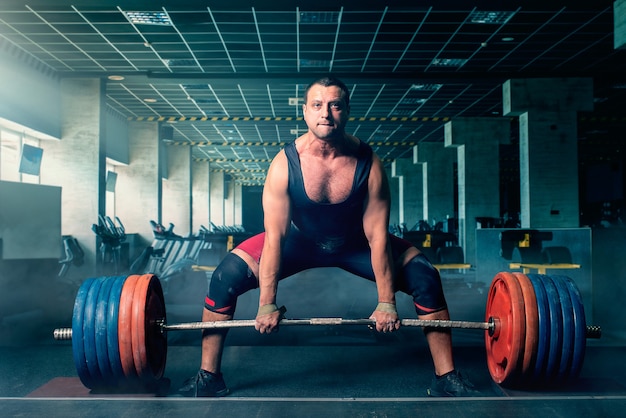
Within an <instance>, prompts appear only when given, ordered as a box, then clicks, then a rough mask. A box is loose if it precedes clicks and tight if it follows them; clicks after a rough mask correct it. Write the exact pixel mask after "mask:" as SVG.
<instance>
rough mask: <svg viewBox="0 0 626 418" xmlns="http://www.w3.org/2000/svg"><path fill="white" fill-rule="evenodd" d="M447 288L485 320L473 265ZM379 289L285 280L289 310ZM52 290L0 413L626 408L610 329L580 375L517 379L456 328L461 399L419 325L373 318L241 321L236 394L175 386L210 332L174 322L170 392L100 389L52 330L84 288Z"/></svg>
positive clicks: (327, 275) (249, 297) (469, 314)
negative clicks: (442, 383)
mask: <svg viewBox="0 0 626 418" xmlns="http://www.w3.org/2000/svg"><path fill="white" fill-rule="evenodd" d="M337 279H340V280H337ZM364 283H365V284H364ZM444 287H445V290H446V295H447V299H448V304H449V307H450V313H451V316H452V318H453V319H458V320H463V321H483V320H484V315H485V313H484V306H485V298H486V291H487V289H486V288H485V287H482V286H479V285H476V284H475V283H474V284H473V283H472V280H467V277H466V276H465V275H458V276H454V275H452V276H448V277H445V276H444ZM320 288H324V289H325V291H324V292H320V291H319V289H320ZM352 289H361V291H360V292H359V293H355V292H354V291H353V290H352ZM257 295H258V294H255V292H254V291H253V292H250V293H248V294H246V295H244V296H242V297H241V298H240V301H239V308H238V314H237V316H236V319H243V318H253V316H254V312H256V300H255V298H256V297H257ZM303 295H305V296H303ZM372 295H374V297H375V289H374V288H373V287H372V286H371V284H368V282H364V281H362V279H359V278H355V277H353V276H350V275H348V274H343V273H342V272H340V271H339V270H336V271H335V270H334V269H332V270H331V271H330V272H329V271H328V270H326V269H319V270H311V271H309V272H306V274H304V273H303V277H302V278H300V279H296V278H292V279H289V280H287V281H285V282H283V283H281V285H280V287H279V302H282V303H284V304H285V305H286V306H287V309H288V312H287V315H286V317H288V318H309V317H343V318H366V317H367V316H368V315H369V312H368V310H369V309H371V298H372ZM54 296H55V300H54V301H52V302H51V303H52V304H53V305H54V306H55V309H54V312H56V315H47V314H45V312H44V318H42V317H41V313H39V314H37V313H32V314H28V313H27V314H23V315H21V316H20V315H15V316H14V317H12V318H4V319H3V321H2V322H1V325H2V329H1V330H0V331H2V332H1V333H0V343H1V344H0V416H3V417H14V416H15V417H17V416H20V417H30V416H33V417H34V416H63V417H79V416H80V417H83V416H88V417H111V416H120V417H130V416H132V417H138V416H151V417H157V416H170V417H172V416H186V417H196V416H212V417H252V416H254V417H324V416H334V417H417V416H419V417H431V416H432V417H435V416H436V417H449V416H455V417H458V418H461V417H472V418H476V417H530V416H532V417H567V418H572V417H613V416H615V417H617V416H624V412H623V411H624V410H625V409H626V365H624V361H623V359H624V357H625V356H624V355H625V354H626V344H625V343H624V341H621V340H620V339H619V338H614V337H612V336H611V335H606V333H605V334H603V336H602V338H601V339H599V340H588V341H587V349H586V355H585V360H584V364H583V368H582V371H581V373H580V376H579V377H578V378H577V379H575V380H572V381H569V382H567V383H563V384H548V385H545V386H542V387H534V388H527V389H524V390H512V389H507V388H502V387H500V386H498V385H496V384H495V383H493V381H492V380H491V377H490V375H489V372H488V369H487V364H486V354H485V347H484V332H483V331H480V330H471V329H455V330H453V346H454V355H455V362H456V366H457V368H458V369H460V370H462V371H463V372H464V373H465V374H467V375H468V376H469V377H470V379H471V381H472V382H473V383H474V384H475V386H476V387H477V389H478V390H479V391H480V396H478V397H475V398H458V399H451V398H429V397H427V396H426V392H425V390H426V388H427V387H428V385H429V382H430V379H431V377H432V363H431V358H430V354H429V352H428V347H427V345H426V341H425V338H424V336H423V334H422V332H421V330H420V329H419V328H407V327H405V328H403V329H401V330H400V331H398V332H396V333H393V334H378V333H376V332H374V331H371V330H369V329H367V327H363V326H326V325H324V326H312V327H299V326H294V327H283V328H282V329H281V330H280V332H279V333H277V334H272V335H270V336H266V335H259V334H258V333H256V332H255V331H254V330H253V329H249V328H243V329H233V330H231V332H230V333H229V336H228V340H227V346H226V349H225V352H224V358H223V365H222V371H223V373H224V376H225V379H226V383H227V385H228V387H229V389H230V394H229V396H227V397H225V398H220V399H190V398H182V397H178V396H176V390H177V389H178V387H180V385H181V383H182V382H183V381H184V380H185V379H186V378H187V377H190V376H192V375H193V374H195V372H196V371H197V368H198V364H199V359H200V334H199V331H170V332H169V333H168V354H167V363H166V369H165V373H164V380H163V382H162V383H163V384H162V387H161V389H162V392H163V393H161V394H160V395H162V396H157V395H156V394H155V393H98V392H92V391H90V390H89V389H87V388H85V387H84V386H83V385H82V384H81V383H80V380H79V379H78V377H77V373H76V369H75V367H74V363H73V359H72V348H71V342H69V341H55V340H54V339H53V338H52V330H53V329H54V328H58V327H65V326H69V325H71V322H70V323H67V321H68V318H70V319H69V321H71V309H72V304H73V297H74V296H75V294H72V292H71V291H67V292H65V294H63V292H57V294H55V295H54ZM202 296H203V295H201V297H200V299H201V298H202ZM170 299H171V300H172V303H168V305H167V309H168V319H167V322H168V324H174V323H180V322H190V321H196V320H198V319H199V318H198V313H199V310H200V309H201V304H198V303H197V301H194V302H193V303H192V302H189V303H181V301H180V298H173V297H171V298H170ZM167 300H168V294H167V293H166V301H167ZM173 302H176V303H173ZM368 302H369V303H368ZM398 306H399V308H400V309H399V313H400V315H401V316H402V317H404V318H411V317H414V312H412V307H411V303H410V300H409V299H408V298H405V297H404V295H399V297H398ZM64 321H65V322H64ZM596 325H602V324H596Z"/></svg>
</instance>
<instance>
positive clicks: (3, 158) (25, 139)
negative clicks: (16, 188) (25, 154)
mask: <svg viewBox="0 0 626 418" xmlns="http://www.w3.org/2000/svg"><path fill="white" fill-rule="evenodd" d="M24 145H30V146H33V147H39V139H37V138H34V137H32V136H30V135H26V134H24V133H19V132H15V131H13V130H11V129H8V128H6V127H3V126H0V180H3V181H15V182H23V183H35V184H39V176H36V175H30V174H24V173H20V161H21V158H22V148H23V146H24Z"/></svg>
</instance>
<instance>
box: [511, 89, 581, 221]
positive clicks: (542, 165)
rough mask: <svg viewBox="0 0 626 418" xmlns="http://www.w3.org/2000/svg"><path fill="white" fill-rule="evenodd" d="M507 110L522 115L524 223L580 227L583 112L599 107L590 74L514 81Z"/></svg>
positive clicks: (521, 163) (521, 181)
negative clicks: (580, 119)
mask: <svg viewBox="0 0 626 418" xmlns="http://www.w3.org/2000/svg"><path fill="white" fill-rule="evenodd" d="M503 94H504V98H503V99H504V100H503V104H504V111H503V114H504V115H519V129H520V191H521V195H520V206H521V208H520V209H521V226H522V228H577V227H578V226H579V224H580V215H579V202H578V145H577V114H576V112H578V111H592V110H593V81H592V80H591V79H589V78H570V79H524V80H508V81H507V82H506V83H505V84H504V86H503Z"/></svg>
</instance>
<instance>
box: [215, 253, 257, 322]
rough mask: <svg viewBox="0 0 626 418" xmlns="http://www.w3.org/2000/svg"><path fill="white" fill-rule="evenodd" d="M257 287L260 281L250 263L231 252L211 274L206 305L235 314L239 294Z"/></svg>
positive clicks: (228, 313) (225, 312) (217, 310)
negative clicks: (249, 265)
mask: <svg viewBox="0 0 626 418" xmlns="http://www.w3.org/2000/svg"><path fill="white" fill-rule="evenodd" d="M256 287H258V281H257V279H256V277H255V276H254V274H253V273H252V271H251V270H250V268H249V267H248V264H246V262H245V261H243V260H242V259H241V257H239V256H237V255H235V254H232V253H229V254H228V255H226V257H224V259H223V260H222V262H221V263H220V264H219V265H218V266H217V268H216V269H215V271H214V272H213V275H212V276H211V281H210V283H209V291H208V293H207V295H206V298H205V299H204V307H205V308H207V309H208V310H210V311H212V312H217V313H221V314H225V315H233V314H234V313H235V308H236V306H237V298H238V297H239V295H241V294H243V293H245V292H247V291H248V290H250V289H254V288H256Z"/></svg>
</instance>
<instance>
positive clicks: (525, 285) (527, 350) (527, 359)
mask: <svg viewBox="0 0 626 418" xmlns="http://www.w3.org/2000/svg"><path fill="white" fill-rule="evenodd" d="M513 275H514V276H515V277H516V278H517V281H518V282H519V284H520V287H521V288H522V295H523V296H524V313H525V316H526V324H525V325H526V332H525V335H526V338H525V340H524V341H525V343H524V357H523V360H522V378H527V377H530V376H531V375H532V373H533V372H534V370H535V362H536V361H537V348H538V347H539V311H538V308H537V296H535V289H534V288H533V284H532V282H531V281H530V279H529V278H528V277H527V276H526V275H525V274H522V273H513Z"/></svg>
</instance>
